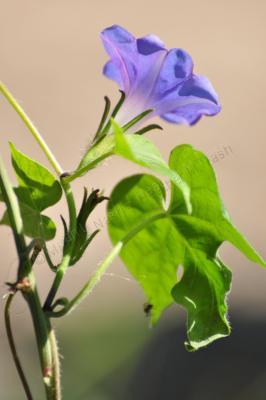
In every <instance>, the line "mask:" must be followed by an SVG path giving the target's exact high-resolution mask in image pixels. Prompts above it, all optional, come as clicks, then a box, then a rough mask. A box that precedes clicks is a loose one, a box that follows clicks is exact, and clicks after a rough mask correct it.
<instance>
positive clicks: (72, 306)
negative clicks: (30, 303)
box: [47, 242, 123, 318]
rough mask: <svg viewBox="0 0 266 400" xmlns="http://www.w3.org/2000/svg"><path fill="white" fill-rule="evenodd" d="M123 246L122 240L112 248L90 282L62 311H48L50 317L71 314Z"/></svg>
mask: <svg viewBox="0 0 266 400" xmlns="http://www.w3.org/2000/svg"><path fill="white" fill-rule="evenodd" d="M122 247H123V243H122V242H118V243H117V244H116V245H115V247H114V248H113V249H112V250H111V252H110V253H109V254H108V256H107V257H106V258H105V259H104V260H103V262H102V263H101V264H100V265H99V267H98V268H97V269H96V271H95V272H94V274H93V275H92V277H91V278H90V279H89V280H88V282H87V283H86V284H85V285H84V286H83V288H82V289H81V291H80V292H79V293H78V294H77V295H76V296H75V297H74V298H73V299H72V300H71V301H70V302H69V303H67V305H66V306H65V307H64V308H63V309H62V310H60V311H57V312H53V311H48V312H47V315H48V316H49V317H54V318H58V317H62V316H63V315H66V314H69V313H70V312H71V311H73V310H74V309H75V308H76V307H77V306H78V305H79V304H80V303H81V302H82V301H83V300H84V299H85V298H86V297H87V296H88V295H89V294H90V293H91V291H92V290H93V289H94V287H95V286H96V285H97V283H98V282H99V281H100V279H101V278H102V276H103V275H104V273H105V271H106V270H107V268H108V267H109V266H110V265H111V263H112V262H113V260H114V259H115V257H116V256H117V255H118V254H119V253H120V250H121V249H122Z"/></svg>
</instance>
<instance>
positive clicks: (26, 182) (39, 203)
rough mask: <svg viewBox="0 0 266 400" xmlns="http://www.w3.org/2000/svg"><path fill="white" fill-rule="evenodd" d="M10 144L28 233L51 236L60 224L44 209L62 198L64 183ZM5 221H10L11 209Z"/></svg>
mask: <svg viewBox="0 0 266 400" xmlns="http://www.w3.org/2000/svg"><path fill="white" fill-rule="evenodd" d="M10 148H11V154H12V164H13V168H14V170H15V173H16V177H17V180H18V184H19V186H18V187H16V188H15V193H16V195H17V198H18V201H19V206H20V211H21V215H22V219H23V227H24V233H25V235H26V236H29V237H31V238H42V239H44V240H51V239H53V238H54V236H55V233H56V226H55V224H54V222H53V221H52V220H51V219H50V218H49V217H47V216H45V215H43V214H42V211H43V210H45V209H46V208H48V207H50V206H52V205H54V204H56V203H57V202H58V201H59V200H60V198H61V195H62V189H61V186H60V183H59V182H58V181H57V180H56V179H55V177H54V176H53V175H52V174H51V172H49V171H48V169H47V168H45V167H44V166H42V165H41V164H39V163H38V162H36V161H34V160H32V159H31V158H29V157H27V156H26V155H25V154H23V153H21V152H20V151H18V150H17V149H16V148H15V146H14V145H13V144H12V143H11V144H10ZM0 200H1V196H0ZM1 224H5V225H9V219H8V215H7V212H5V214H4V216H3V218H2V220H1Z"/></svg>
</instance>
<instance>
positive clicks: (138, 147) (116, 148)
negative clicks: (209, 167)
mask: <svg viewBox="0 0 266 400" xmlns="http://www.w3.org/2000/svg"><path fill="white" fill-rule="evenodd" d="M112 129H113V132H114V134H112V135H108V136H105V137H104V138H103V139H102V140H101V141H99V142H98V143H97V144H96V145H94V146H93V147H92V148H91V149H90V150H89V151H88V153H87V154H86V156H85V157H84V158H83V160H82V162H81V164H80V165H79V167H78V169H77V170H76V171H75V172H74V173H73V174H72V175H71V176H70V177H69V178H66V180H68V181H70V180H73V179H74V178H76V177H78V176H80V175H82V174H84V173H85V172H87V171H88V170H89V169H91V168H94V167H95V166H96V165H97V164H98V163H99V162H100V161H102V160H103V159H105V158H107V157H109V156H110V155H118V156H121V157H123V158H126V159H127V160H129V161H132V162H134V163H136V164H138V165H141V166H142V167H146V168H148V169H150V170H152V171H153V172H155V173H158V174H160V175H162V176H165V177H167V178H169V179H171V181H172V182H173V184H174V185H175V186H176V188H177V189H176V190H177V191H179V192H180V193H181V196H182V198H183V199H184V201H185V206H186V208H187V210H188V211H189V212H190V211H191V204H190V198H189V197H190V192H189V187H188V185H187V184H186V182H184V181H183V180H182V179H181V177H180V176H179V175H178V173H177V172H176V171H173V170H172V169H171V168H169V166H168V164H167V163H166V162H165V161H164V159H163V158H162V156H161V154H160V152H159V150H158V149H157V148H156V146H155V145H154V144H153V143H152V142H151V141H150V140H149V139H147V138H145V137H144V136H140V135H134V134H125V133H124V132H123V129H122V128H121V127H120V126H119V125H118V124H117V123H116V122H115V121H114V120H112Z"/></svg>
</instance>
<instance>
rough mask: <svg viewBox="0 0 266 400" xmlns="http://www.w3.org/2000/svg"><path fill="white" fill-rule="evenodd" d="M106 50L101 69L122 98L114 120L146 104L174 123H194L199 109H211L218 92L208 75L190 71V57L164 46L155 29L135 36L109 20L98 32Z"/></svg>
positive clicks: (213, 110)
mask: <svg viewBox="0 0 266 400" xmlns="http://www.w3.org/2000/svg"><path fill="white" fill-rule="evenodd" d="M101 38H102V41H103V45H104V47H105V49H106V51H107V53H108V55H109V56H110V60H109V61H108V62H107V63H106V65H105V66H104V70H103V73H104V75H105V76H107V77H108V78H110V79H112V80H114V81H116V82H117V83H118V85H119V88H120V89H121V90H122V91H123V92H124V93H125V95H126V99H125V102H124V104H123V105H122V107H121V109H120V110H119V112H118V114H117V117H116V120H117V122H118V123H120V125H124V124H126V123H128V122H129V121H130V120H132V119H133V118H134V117H136V116H137V115H139V114H141V113H143V112H144V111H146V110H148V109H153V112H152V113H151V114H149V115H148V116H147V117H146V118H150V117H151V116H155V115H158V116H160V117H161V118H163V119H165V120H166V121H168V122H172V123H175V124H182V123H186V124H189V125H192V124H195V123H196V122H197V121H198V120H199V119H200V118H201V117H202V115H216V114H217V113H218V112H219V111H220V110H221V107H220V104H219V102H218V97H217V94H216V92H215V90H214V89H213V87H212V85H211V83H210V81H209V80H208V79H207V78H206V77H204V76H201V75H195V74H194V73H193V61H192V58H191V57H190V55H189V54H188V53H187V52H186V51H184V50H182V49H177V48H174V49H171V50H167V49H166V48H165V45H164V43H163V42H162V41H161V40H160V39H159V38H158V37H157V36H154V35H148V36H145V37H143V38H140V39H136V38H135V37H134V36H133V35H132V34H131V33H129V32H128V31H126V30H125V29H124V28H122V27H120V26H118V25H113V26H111V27H110V28H107V29H105V30H104V31H103V32H102V33H101Z"/></svg>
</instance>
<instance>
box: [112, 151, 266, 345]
mask: <svg viewBox="0 0 266 400" xmlns="http://www.w3.org/2000/svg"><path fill="white" fill-rule="evenodd" d="M169 165H170V167H171V169H172V170H174V171H176V173H178V175H179V176H181V178H182V179H183V181H184V182H186V184H187V185H188V186H189V189H190V198H191V204H192V213H191V214H189V213H188V211H187V208H186V202H185V199H184V196H183V193H182V192H181V191H180V189H179V188H178V187H177V186H176V185H175V184H172V187H171V199H170V204H169V206H168V207H166V206H165V203H166V193H165V192H166V191H165V188H164V186H163V184H162V183H161V182H160V181H159V180H158V179H157V178H155V177H153V176H150V175H137V176H133V177H130V178H127V179H125V180H123V181H122V182H120V183H119V184H118V185H117V186H116V188H115V189H114V191H113V193H112V195H111V199H110V202H109V205H108V229H109V233H110V237H111V239H112V241H113V243H114V244H115V243H117V242H118V241H123V242H124V247H123V250H122V252H121V258H122V259H123V261H124V263H125V264H126V266H127V268H128V269H129V271H130V272H131V273H132V275H133V276H134V277H135V278H136V280H137V281H138V282H139V284H140V285H141V286H142V288H143V289H144V292H145V294H146V296H147V297H148V303H149V304H151V306H152V308H151V318H152V322H153V323H155V322H156V321H157V320H158V318H159V317H160V315H161V313H162V311H163V310H164V309H165V308H166V307H168V306H169V305H170V304H171V303H172V302H173V301H175V302H177V303H178V304H181V305H182V306H184V307H185V308H186V309H187V312H188V329H187V336H188V343H187V347H188V348H189V349H190V350H196V349H198V348H200V347H202V346H205V345H207V344H208V343H210V342H212V341H213V340H215V339H218V338H220V337H223V336H226V335H228V334H229V333H230V327H229V323H228V321H227V318H226V313H227V306H226V296H227V293H228V292H229V290H230V283H231V272H230V271H229V270H228V268H227V267H226V266H225V265H224V264H223V263H222V261H221V260H220V259H219V257H218V248H219V247H220V246H221V244H222V243H223V242H224V241H226V240H227V241H229V242H231V243H232V244H233V245H234V246H236V247H237V248H238V249H239V250H240V251H242V252H243V253H244V254H245V255H246V256H247V257H248V258H249V259H250V260H252V261H255V262H257V263H258V264H261V265H263V266H265V265H266V264H265V262H264V261H263V260H262V258H261V257H260V256H259V255H258V254H257V253H256V252H255V250H254V249H253V248H252V247H251V246H250V245H249V244H248V242H247V241H246V240H245V239H244V238H243V237H242V235H241V234H240V233H239V232H238V231H237V230H236V228H235V227H234V226H233V225H232V224H231V222H230V219H229V216H228V214H227V212H226V210H225V208H224V206H223V204H222V201H221V198H220V195H219V192H218V188H217V183H216V179H215V175H214V172H213V169H212V167H211V164H210V163H209V161H208V159H207V158H206V157H205V156H204V155H203V154H202V153H201V152H198V151H196V150H194V149H193V148H192V147H191V146H188V145H182V146H178V147H177V148H175V149H174V150H173V152H172V153H171V157H170V161H169ZM181 266H182V268H183V275H182V277H181V279H180V280H179V281H178V278H177V270H178V269H179V268H180V267H181Z"/></svg>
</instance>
